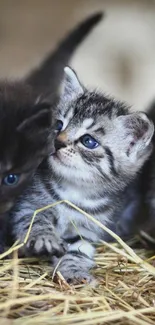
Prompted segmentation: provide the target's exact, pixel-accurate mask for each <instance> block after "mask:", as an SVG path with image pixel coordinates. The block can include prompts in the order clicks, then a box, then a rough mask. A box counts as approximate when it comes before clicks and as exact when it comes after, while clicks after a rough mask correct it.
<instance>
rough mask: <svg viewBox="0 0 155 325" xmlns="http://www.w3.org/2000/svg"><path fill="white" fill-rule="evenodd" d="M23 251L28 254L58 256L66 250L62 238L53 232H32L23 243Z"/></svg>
mask: <svg viewBox="0 0 155 325" xmlns="http://www.w3.org/2000/svg"><path fill="white" fill-rule="evenodd" d="M24 249H25V253H26V255H28V256H39V255H46V256H47V255H50V256H51V255H55V256H57V257H60V256H62V255H64V253H65V251H66V245H65V243H64V242H63V240H62V239H61V238H60V237H59V236H58V235H57V234H54V233H51V232H50V233H48V234H47V233H45V234H42V232H36V233H35V232H34V233H32V234H30V237H29V239H28V241H27V243H26V244H25V247H24Z"/></svg>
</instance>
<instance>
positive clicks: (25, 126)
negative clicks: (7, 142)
mask: <svg viewBox="0 0 155 325" xmlns="http://www.w3.org/2000/svg"><path fill="white" fill-rule="evenodd" d="M51 124H52V111H51V105H50V104H49V103H45V102H41V103H37V104H35V105H34V107H32V110H31V114H30V116H28V117H26V118H25V119H24V120H23V121H22V122H21V123H20V124H19V125H18V127H17V129H16V130H17V131H18V132H26V131H28V132H30V131H32V132H33V133H34V132H35V131H37V132H42V131H43V130H45V129H47V128H49V127H50V126H51Z"/></svg>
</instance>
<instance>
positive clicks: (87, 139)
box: [80, 134, 99, 149]
mask: <svg viewBox="0 0 155 325" xmlns="http://www.w3.org/2000/svg"><path fill="white" fill-rule="evenodd" d="M80 141H81V143H82V144H83V145H84V146H85V147H86V148H89V149H95V148H97V147H98V146H99V143H98V142H97V141H96V140H95V139H94V138H93V137H92V136H91V135H89V134H85V135H83V136H82V137H81V138H80Z"/></svg>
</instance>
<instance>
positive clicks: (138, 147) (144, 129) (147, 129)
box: [117, 112, 154, 163]
mask: <svg viewBox="0 0 155 325" xmlns="http://www.w3.org/2000/svg"><path fill="white" fill-rule="evenodd" d="M117 120H118V121H119V123H120V132H122V133H124V138H125V142H126V149H125V152H126V155H127V156H128V158H129V159H130V161H131V162H132V163H135V162H137V163H138V162H139V161H140V159H141V158H142V157H145V155H148V153H149V151H150V149H151V148H152V145H151V140H152V137H153V134H154V124H153V122H152V121H151V120H149V118H148V117H147V115H146V114H145V113H142V112H135V113H133V114H129V115H124V116H119V117H118V118H117ZM121 130H122V131H121ZM150 153H151V151H150Z"/></svg>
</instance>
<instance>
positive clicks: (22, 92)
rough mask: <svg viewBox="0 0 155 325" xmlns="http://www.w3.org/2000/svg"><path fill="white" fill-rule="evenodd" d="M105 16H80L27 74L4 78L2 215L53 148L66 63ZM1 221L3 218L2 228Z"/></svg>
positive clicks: (0, 99)
mask: <svg viewBox="0 0 155 325" xmlns="http://www.w3.org/2000/svg"><path fill="white" fill-rule="evenodd" d="M101 18H102V14H101V13H99V14H95V15H93V16H91V17H89V18H88V19H87V20H85V21H84V22H82V23H81V24H80V25H79V26H78V27H76V28H75V29H74V30H73V31H72V32H71V33H70V34H69V35H68V36H67V37H66V38H65V39H64V40H63V41H62V42H61V43H60V45H59V46H58V47H57V49H56V50H55V52H54V53H53V54H50V55H49V57H47V59H46V60H45V61H44V62H43V63H42V65H40V66H39V67H38V68H37V69H36V70H35V71H34V72H32V73H31V74H30V75H29V76H28V77H27V78H25V79H24V80H20V81H15V82H10V81H1V82H0V148H1V150H0V216H1V217H2V218H3V220H4V219H5V218H4V214H5V213H6V212H7V211H9V210H10V209H11V207H12V206H13V205H14V202H15V200H16V198H17V197H18V195H19V194H21V192H22V190H23V188H24V187H25V186H26V184H27V183H28V181H29V180H30V179H31V177H32V175H33V173H34V171H35V170H36V168H37V166H38V165H39V164H40V162H41V161H42V160H43V158H44V157H45V156H46V155H48V154H49V153H52V152H53V151H54V143H53V142H54V131H53V132H52V125H53V123H54V109H53V108H54V107H55V105H56V104H57V102H58V100H59V92H60V86H61V80H62V79H63V74H64V66H65V65H66V64H67V63H68V60H69V59H70V57H71V55H72V54H73V52H74V50H75V49H76V47H77V46H78V45H79V44H80V43H81V41H82V40H83V39H84V38H85V37H86V35H87V34H88V33H89V32H90V30H91V29H92V28H93V27H94V26H95V25H96V24H97V23H98V22H99V21H100V20H101ZM52 109H53V111H52ZM3 224H4V223H3V222H2V221H1V232H2V233H3V230H2V227H3V226H2V225H3ZM0 241H1V238H0ZM2 246H3V245H2Z"/></svg>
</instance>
